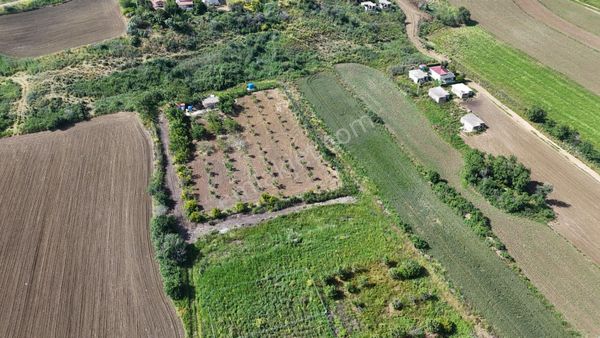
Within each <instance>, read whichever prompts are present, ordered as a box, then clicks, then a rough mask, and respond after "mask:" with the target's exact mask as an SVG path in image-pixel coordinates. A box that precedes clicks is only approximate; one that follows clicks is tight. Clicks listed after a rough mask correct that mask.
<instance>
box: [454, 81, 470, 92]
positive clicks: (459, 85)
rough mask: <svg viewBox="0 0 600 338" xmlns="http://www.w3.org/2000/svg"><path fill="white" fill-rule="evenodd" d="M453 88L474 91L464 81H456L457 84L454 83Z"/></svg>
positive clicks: (461, 90)
mask: <svg viewBox="0 0 600 338" xmlns="http://www.w3.org/2000/svg"><path fill="white" fill-rule="evenodd" d="M452 90H453V91H454V90H458V91H460V92H463V93H470V92H472V91H473V90H472V89H471V88H469V86H467V85H466V84H464V83H456V84H453V85H452Z"/></svg>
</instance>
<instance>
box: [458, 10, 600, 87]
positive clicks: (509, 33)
mask: <svg viewBox="0 0 600 338" xmlns="http://www.w3.org/2000/svg"><path fill="white" fill-rule="evenodd" d="M450 2H451V3H452V4H454V5H457V6H465V7H467V8H468V9H469V10H470V11H471V13H472V14H473V19H474V20H476V21H477V22H478V23H479V24H481V26H483V28H485V29H486V30H488V31H489V32H491V33H492V34H494V35H495V36H496V37H498V38H499V39H500V40H502V41H505V42H507V43H508V44H510V45H512V46H513V47H515V48H517V49H520V50H522V51H523V52H525V53H527V54H529V55H530V56H531V57H533V58H535V59H537V60H538V61H540V62H541V63H543V64H545V65H547V66H549V67H550V68H553V69H554V70H556V71H558V72H561V73H563V74H565V75H566V76H568V77H570V78H571V79H572V80H573V81H575V82H578V83H579V84H581V85H582V86H584V87H586V88H587V89H589V90H590V91H592V92H594V93H596V94H598V95H600V81H598V75H600V72H599V71H598V70H599V69H600V51H599V50H597V49H594V48H595V47H594V46H590V45H587V44H585V43H584V42H580V41H579V40H578V37H576V36H571V35H570V31H567V30H562V29H563V28H564V27H561V26H557V27H551V26H547V24H546V23H545V22H544V21H542V20H541V19H540V18H538V17H537V15H536V17H534V16H531V14H530V13H527V12H526V11H525V10H524V9H522V8H521V7H519V5H517V3H516V2H519V3H521V2H523V3H526V2H527V1H521V0H519V1H516V2H515V1H513V0H450ZM538 14H539V13H538ZM490 67H492V65H490Z"/></svg>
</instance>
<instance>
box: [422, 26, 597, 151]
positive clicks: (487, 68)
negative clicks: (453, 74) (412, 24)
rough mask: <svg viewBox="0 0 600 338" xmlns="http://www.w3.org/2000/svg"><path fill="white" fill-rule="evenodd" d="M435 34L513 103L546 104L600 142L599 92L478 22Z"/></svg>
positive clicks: (440, 45)
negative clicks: (591, 90) (524, 51)
mask: <svg viewBox="0 0 600 338" xmlns="http://www.w3.org/2000/svg"><path fill="white" fill-rule="evenodd" d="M430 40H431V41H433V42H434V43H435V45H436V47H437V48H439V49H440V51H442V52H443V53H444V54H446V55H452V57H453V59H454V60H456V61H457V62H458V63H459V64H460V65H461V66H462V67H464V68H466V71H467V73H468V75H469V76H471V77H472V78H474V79H476V80H477V81H479V82H481V83H482V84H483V85H485V87H486V88H487V89H488V90H490V91H491V92H492V93H493V94H494V95H495V96H497V97H498V98H499V99H500V100H502V101H503V102H504V103H506V104H508V105H509V106H511V107H512V108H513V109H516V110H517V111H518V112H520V113H523V112H524V111H525V110H526V109H527V108H530V107H532V106H536V105H537V106H541V107H543V108H544V109H546V110H547V112H548V116H549V117H550V118H552V119H553V120H555V121H556V122H559V123H561V124H565V125H568V126H571V127H573V128H575V129H576V130H578V131H579V132H580V134H581V136H582V138H583V139H584V140H587V141H589V142H591V143H592V144H593V145H595V146H596V147H600V129H598V128H597V126H598V125H600V114H599V113H598V112H600V97H599V96H597V95H595V94H593V93H591V92H589V91H588V90H586V89H585V88H583V87H582V86H580V85H578V84H576V83H575V82H573V81H571V80H569V79H567V78H566V77H565V76H563V75H561V74H559V73H557V72H555V71H553V70H551V69H550V68H548V67H545V66H543V65H541V64H540V63H538V62H536V61H535V60H533V59H532V58H531V57H529V56H527V55H525V54H524V53H522V52H520V51H517V50H515V49H513V48H511V47H509V46H508V45H506V44H504V43H502V42H499V41H498V40H496V39H494V37H492V36H491V35H490V34H488V33H486V32H484V31H483V30H482V29H480V28H478V27H463V28H458V29H446V30H442V31H439V32H437V33H435V34H433V36H431V37H430Z"/></svg>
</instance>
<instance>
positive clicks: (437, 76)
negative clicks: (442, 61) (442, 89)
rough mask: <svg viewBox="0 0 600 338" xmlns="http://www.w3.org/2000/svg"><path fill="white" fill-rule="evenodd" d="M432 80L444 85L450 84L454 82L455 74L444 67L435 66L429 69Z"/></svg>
mask: <svg viewBox="0 0 600 338" xmlns="http://www.w3.org/2000/svg"><path fill="white" fill-rule="evenodd" d="M429 72H430V73H431V78H432V79H434V80H436V81H440V82H441V83H442V84H448V83H452V82H454V73H452V72H450V71H448V70H447V69H446V68H444V67H442V66H433V67H431V68H429Z"/></svg>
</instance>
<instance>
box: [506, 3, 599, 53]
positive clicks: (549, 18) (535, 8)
mask: <svg viewBox="0 0 600 338" xmlns="http://www.w3.org/2000/svg"><path fill="white" fill-rule="evenodd" d="M514 2H515V3H516V4H517V6H519V7H520V8H521V9H522V10H523V11H524V12H525V13H527V14H529V15H530V16H531V17H532V18H534V19H535V20H537V21H539V22H542V23H544V24H546V25H547V26H549V27H552V28H554V29H556V30H557V31H559V32H562V33H563V34H566V35H567V36H569V37H571V38H573V39H575V40H577V41H579V42H581V43H583V44H584V45H587V46H588V47H591V48H593V49H595V50H597V51H600V36H598V35H595V34H593V33H590V32H588V31H586V30H584V29H582V28H581V27H579V26H576V25H574V24H572V23H570V22H569V21H567V20H565V19H563V18H561V17H559V16H558V15H556V14H554V13H553V12H552V11H550V10H549V9H548V8H547V7H546V6H544V5H542V4H541V3H540V2H539V1H538V0H514ZM598 25H600V16H598Z"/></svg>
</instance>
